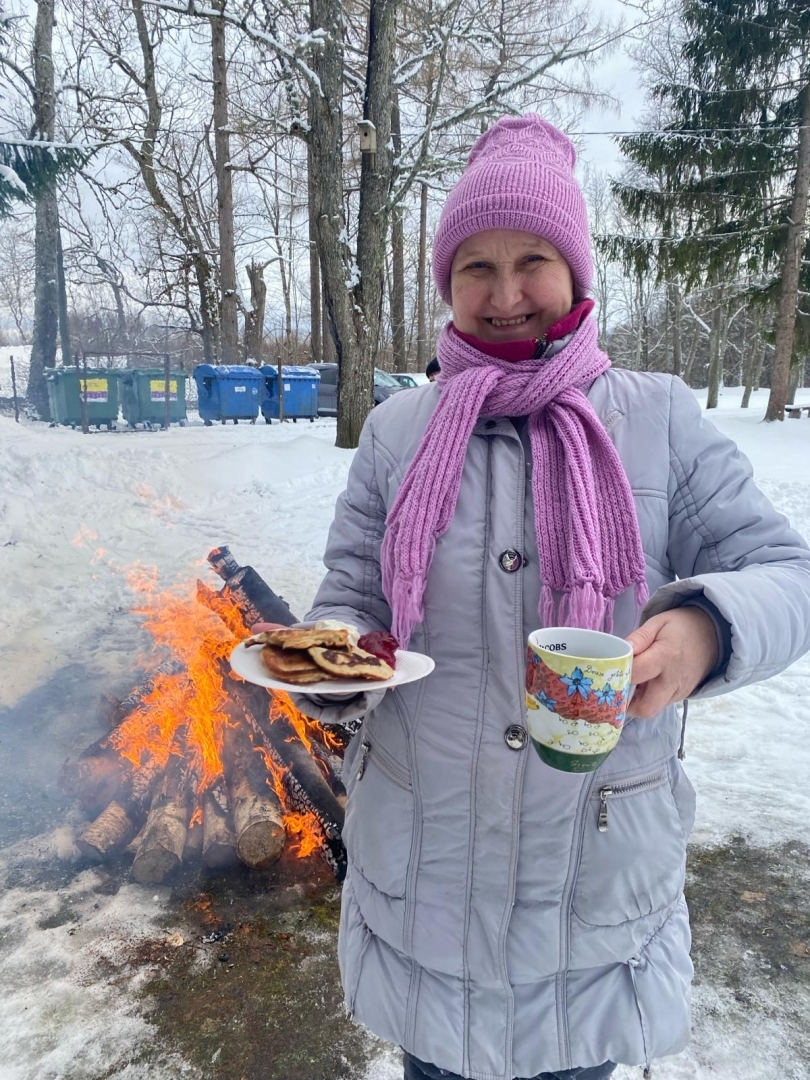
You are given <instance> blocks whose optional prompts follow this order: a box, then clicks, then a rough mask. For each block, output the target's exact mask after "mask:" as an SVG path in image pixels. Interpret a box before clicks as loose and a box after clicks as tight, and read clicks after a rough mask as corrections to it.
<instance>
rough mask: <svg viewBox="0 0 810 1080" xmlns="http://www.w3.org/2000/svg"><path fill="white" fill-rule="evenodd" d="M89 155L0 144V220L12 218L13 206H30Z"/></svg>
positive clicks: (80, 150)
mask: <svg viewBox="0 0 810 1080" xmlns="http://www.w3.org/2000/svg"><path fill="white" fill-rule="evenodd" d="M92 153H93V150H92V149H91V150H87V149H85V148H84V147H80V146H71V145H59V144H53V143H36V142H16V141H14V142H11V141H9V140H3V141H0V218H4V217H10V216H11V214H12V212H13V210H14V204H15V202H18V203H32V202H33V201H34V199H35V198H36V197H37V195H38V194H39V193H40V192H42V191H46V190H48V189H49V188H50V187H51V186H52V185H53V184H55V183H56V181H57V179H58V178H59V177H60V176H65V175H67V174H68V173H71V172H75V171H76V170H77V169H80V168H81V167H82V165H84V164H85V163H86V162H87V161H88V159H89V158H90V157H91V155H92Z"/></svg>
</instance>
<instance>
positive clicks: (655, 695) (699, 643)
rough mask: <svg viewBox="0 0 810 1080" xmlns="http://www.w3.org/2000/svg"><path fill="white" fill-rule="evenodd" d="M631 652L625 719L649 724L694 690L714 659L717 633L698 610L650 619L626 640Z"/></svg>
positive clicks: (666, 613) (678, 610)
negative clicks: (630, 688) (630, 690)
mask: <svg viewBox="0 0 810 1080" xmlns="http://www.w3.org/2000/svg"><path fill="white" fill-rule="evenodd" d="M627 640H628V641H629V642H630V644H631V645H632V646H633V672H632V675H631V680H632V682H633V683H635V686H636V690H635V693H634V694H633V697H632V699H631V701H630V704H629V706H628V710H627V711H628V713H629V714H630V715H631V716H637V717H640V718H641V719H642V720H649V719H650V717H652V716H655V715H657V714H658V713H659V712H660V711H661V710H662V709H663V708H665V707H666V706H667V705H671V704H672V703H673V702H675V701H683V699H684V698H687V697H689V695H690V694H691V693H692V692H693V691H694V690H695V688H696V687H698V686H700V684H701V683H702V682H703V680H704V679H705V678H706V676H707V675H708V674H709V673H710V672H711V671H713V670H714V668H715V667H716V666H717V661H718V659H719V649H718V644H717V631H716V630H715V626H714V623H713V621H712V618H711V616H710V615H707V614H706V612H705V611H703V610H701V608H698V607H680V608H673V609H672V610H671V611H664V612H662V614H661V615H654V616H653V618H652V619H649V620H648V621H647V622H645V623H644V625H643V626H640V627H639V628H638V630H634V631H633V633H632V634H630V635H629V636H628V638H627Z"/></svg>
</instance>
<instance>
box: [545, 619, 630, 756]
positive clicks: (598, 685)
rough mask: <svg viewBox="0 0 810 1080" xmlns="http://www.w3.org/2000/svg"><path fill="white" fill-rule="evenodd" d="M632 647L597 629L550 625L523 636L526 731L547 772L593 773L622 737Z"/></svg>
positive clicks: (622, 640) (620, 639)
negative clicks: (525, 639) (525, 645)
mask: <svg viewBox="0 0 810 1080" xmlns="http://www.w3.org/2000/svg"><path fill="white" fill-rule="evenodd" d="M632 663H633V648H632V646H631V645H630V643H629V642H627V641H625V640H624V638H620V637H615V636H614V635H613V634H603V633H601V632H600V631H598V630H579V629H577V628H575V627H569V626H552V627H549V628H548V629H546V630H535V631H534V632H533V633H532V634H529V646H528V661H527V665H526V713H527V726H528V729H529V735H530V736H531V740H532V743H533V744H534V748H535V750H536V751H537V753H538V754H539V755H540V757H541V759H542V760H543V761H544V762H545V763H546V765H550V766H551V767H552V768H553V769H561V770H562V771H563V772H571V773H585V772H593V770H594V769H598V768H599V766H600V765H601V764H602V762H603V761H604V760H605V758H606V757H607V756H608V754H609V753H610V752H611V750H612V749H613V748H614V746H615V745H616V743H617V742H618V741H619V736H620V735H621V733H622V726H623V724H624V721H625V718H626V715H627V703H628V701H629V699H630V694H631V686H630V673H631V669H632Z"/></svg>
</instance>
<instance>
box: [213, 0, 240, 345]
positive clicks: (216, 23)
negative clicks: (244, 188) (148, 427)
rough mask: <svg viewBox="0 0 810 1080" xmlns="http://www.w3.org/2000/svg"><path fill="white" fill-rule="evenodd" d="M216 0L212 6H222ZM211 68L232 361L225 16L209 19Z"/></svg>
mask: <svg viewBox="0 0 810 1080" xmlns="http://www.w3.org/2000/svg"><path fill="white" fill-rule="evenodd" d="M222 3H223V0H216V3H215V5H214V6H215V7H219V8H221V7H222ZM210 22H211V70H212V75H213V83H214V161H215V166H216V175H217V210H218V215H219V283H220V289H221V292H222V297H221V301H220V355H221V359H222V362H223V363H225V364H235V363H236V362H237V360H238V355H239V320H238V317H237V306H236V253H235V249H234V235H233V185H232V174H231V137H230V132H229V129H228V71H227V66H228V65H227V53H226V41H225V20H224V19H211V20H210Z"/></svg>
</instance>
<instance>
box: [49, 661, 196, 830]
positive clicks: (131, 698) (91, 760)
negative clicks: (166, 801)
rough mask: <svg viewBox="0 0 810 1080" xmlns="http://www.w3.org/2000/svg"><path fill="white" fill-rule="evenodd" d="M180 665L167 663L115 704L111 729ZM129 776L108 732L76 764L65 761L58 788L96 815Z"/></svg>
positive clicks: (126, 765)
mask: <svg viewBox="0 0 810 1080" xmlns="http://www.w3.org/2000/svg"><path fill="white" fill-rule="evenodd" d="M182 670H183V665H182V664H180V663H178V662H177V661H176V660H166V661H164V663H162V664H161V665H160V666H159V667H156V668H155V669H154V670H153V671H150V672H149V673H148V674H147V675H145V676H144V678H143V679H141V681H140V682H139V683H138V684H137V685H136V686H135V687H133V689H132V690H131V691H130V692H129V694H127V696H126V697H125V698H124V699H123V700H122V701H121V702H119V703H118V705H117V706H116V708H115V709H114V711H113V712H112V713H111V715H110V717H109V720H110V726H111V727H112V728H116V727H118V726H119V725H120V724H121V723H123V721H124V720H125V719H126V718H127V716H129V715H130V713H132V712H134V711H135V709H137V708H138V707H139V706H140V705H142V704H143V702H144V699H145V698H146V697H147V696H148V695H149V694H151V693H152V691H153V690H154V687H155V681H156V679H157V678H158V677H159V676H160V675H177V674H179V673H180V672H181V671H182ZM131 772H132V764H131V762H129V761H127V760H126V759H125V758H122V757H121V755H120V754H119V753H118V752H117V751H116V750H115V749H114V747H113V745H112V743H111V741H110V734H109V732H108V733H107V734H105V735H101V736H100V737H99V738H98V739H96V741H95V742H94V743H91V744H90V746H88V747H86V748H85V749H84V750H83V751H82V753H81V755H80V756H79V758H78V759H77V760H76V761H66V762H65V764H64V765H63V766H62V771H61V774H60V777H59V785H60V788H61V790H62V792H63V793H64V794H65V795H67V796H68V797H69V798H72V799H76V798H77V799H78V800H79V803H80V805H81V807H82V809H83V810H84V811H85V813H87V814H90V815H95V814H99V813H100V812H101V811H102V810H103V809H104V807H105V806H107V804H108V803H109V802H110V800H112V799H114V798H115V797H116V795H117V794H118V792H119V789H120V788H121V785H122V783H124V781H125V780H126V779H127V778H128V777H129V775H130V773H131Z"/></svg>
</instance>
